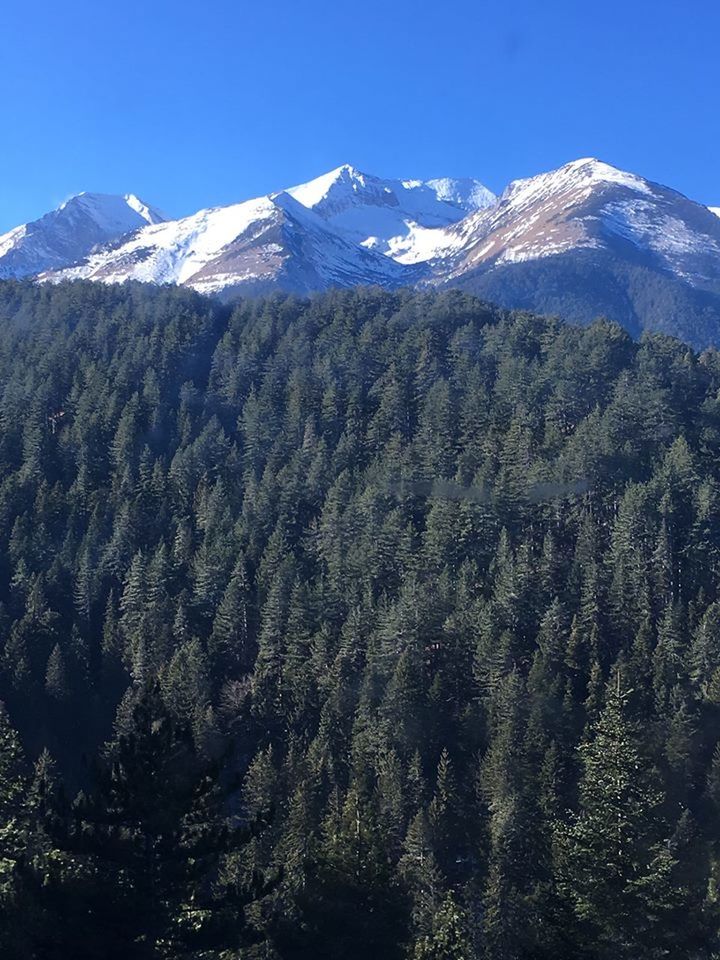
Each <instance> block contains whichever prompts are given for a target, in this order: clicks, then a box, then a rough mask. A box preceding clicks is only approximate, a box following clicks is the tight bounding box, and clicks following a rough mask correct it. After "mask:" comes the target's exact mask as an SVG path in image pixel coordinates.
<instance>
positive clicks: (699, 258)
mask: <svg viewBox="0 0 720 960" xmlns="http://www.w3.org/2000/svg"><path fill="white" fill-rule="evenodd" d="M719 213H720V208H711V207H705V206H703V205H701V204H698V203H695V202H693V201H692V200H689V199H688V198H687V197H685V196H683V195H682V194H680V193H678V192H676V191H675V190H672V189H670V188H668V187H664V186H661V185H660V184H657V183H653V182H651V181H649V180H646V179H644V178H642V177H640V176H637V175H636V174H633V173H627V172H624V171H622V170H619V169H617V168H616V167H613V166H610V165H609V164H607V163H603V162H602V161H600V160H596V159H594V158H585V159H582V160H575V161H573V162H572V163H568V164H566V165H565V166H563V167H560V168H559V169H557V170H552V171H550V172H548V173H542V174H539V175H538V176H535V177H530V178H528V179H524V180H516V181H514V182H512V183H511V184H510V185H509V186H508V187H507V189H506V190H505V191H504V192H503V193H502V195H501V196H500V197H495V196H494V195H493V194H492V193H491V192H490V191H489V190H488V189H487V188H486V187H484V186H483V185H482V184H481V183H480V182H479V181H477V180H472V179H455V180H453V179H436V180H425V181H421V180H392V179H383V178H380V177H375V176H371V175H370V174H366V173H363V172H361V171H359V170H357V169H356V168H354V167H351V166H349V165H344V166H341V167H338V168H337V169H335V170H332V171H330V172H329V173H327V174H324V175H323V176H321V177H318V178H317V179H315V180H311V181H310V182H308V183H304V184H300V185H298V186H295V187H290V188H289V189H287V190H283V191H280V192H279V193H273V194H270V195H269V196H266V197H259V198H257V199H253V200H247V201H245V202H244V203H236V204H232V205H230V206H226V207H216V208H212V209H208V210H201V211H199V212H198V213H196V214H193V215H192V216H189V217H184V218H182V219H180V220H166V218H164V217H163V216H162V214H160V213H158V212H157V211H156V210H153V209H152V208H150V207H148V206H146V205H145V204H142V203H141V202H140V201H139V200H137V198H136V197H133V196H131V195H129V196H126V197H106V196H103V195H100V194H81V195H80V196H79V197H75V198H73V199H72V200H70V201H68V203H66V204H63V206H62V207H61V208H59V209H58V210H56V211H54V212H53V213H51V214H47V215H46V216H45V217H42V218H41V219H40V220H38V221H35V223H32V224H28V225H26V226H24V227H19V228H17V229H16V230H13V231H10V233H8V234H6V235H5V236H4V237H0V278H2V277H17V276H24V275H28V274H30V275H34V276H36V277H37V278H38V279H40V280H47V281H53V282H56V281H59V280H63V279H74V278H81V279H82V278H84V279H91V280H99V281H103V282H108V283H111V282H124V281H126V280H138V281H144V282H151V283H178V284H184V285H188V286H191V287H193V288H195V289H196V290H198V291H201V292H203V293H207V294H212V295H219V296H222V297H223V298H225V299H228V298H232V297H236V296H239V295H249V296H252V295H257V294H261V293H267V292H269V291H272V290H285V291H289V292H295V293H301V294H305V293H309V292H312V291H317V290H324V289H328V288H330V287H349V286H354V285H358V284H368V283H370V284H378V285H380V286H384V287H390V288H393V287H398V286H403V285H417V286H439V287H442V286H448V285H450V286H459V287H463V288H465V289H468V290H471V291H474V292H476V293H478V294H479V295H481V296H484V297H486V298H487V299H491V300H495V301H497V302H499V303H501V304H504V305H507V306H509V307H520V308H526V309H530V310H535V311H539V312H545V313H556V314H558V315H560V316H563V317H565V318H567V319H569V320H574V321H579V322H587V321H589V320H591V319H593V318H594V317H595V316H597V315H599V314H603V315H606V316H609V317H611V318H614V319H616V320H618V321H619V322H620V323H623V324H624V325H625V326H626V327H627V328H628V329H630V330H631V331H632V332H633V333H639V332H640V331H641V330H643V329H655V330H664V331H666V332H669V333H674V334H676V335H678V336H680V337H683V338H684V339H686V340H688V341H689V342H691V343H694V344H695V345H705V344H707V343H717V344H720V216H718V214H719Z"/></svg>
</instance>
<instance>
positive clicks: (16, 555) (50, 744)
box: [0, 283, 720, 960]
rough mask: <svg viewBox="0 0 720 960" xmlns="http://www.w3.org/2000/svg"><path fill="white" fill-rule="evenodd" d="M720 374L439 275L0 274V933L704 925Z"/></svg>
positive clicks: (409, 934) (156, 946)
mask: <svg viewBox="0 0 720 960" xmlns="http://www.w3.org/2000/svg"><path fill="white" fill-rule="evenodd" d="M719 396H720V360H719V359H718V355H717V354H716V353H715V352H714V351H709V352H707V353H705V354H703V355H701V356H697V355H696V354H694V353H693V352H692V351H691V350H690V349H689V348H688V347H686V346H684V345H683V344H681V343H679V342H677V341H674V340H671V339H668V338H664V337H662V336H647V337H645V338H644V339H643V340H642V341H641V342H640V343H636V342H633V341H632V340H631V339H630V337H629V336H628V335H627V334H626V333H625V332H624V331H623V330H622V329H621V328H620V327H619V326H616V325H614V324H610V323H608V322H606V321H597V322H596V323H594V324H592V325H591V326H589V327H587V328H585V329H579V328H574V327H569V326H564V325H562V324H561V323H559V322H558V321H554V320H547V319H541V318H538V317H535V316H532V315H529V314H525V313H514V314H513V313H508V312H506V311H503V310H501V309H499V308H493V307H490V306H488V305H486V304H483V303H481V302H479V301H477V300H475V299H474V298H472V297H470V296H466V295H464V294H462V293H459V292H457V291H455V292H450V293H444V294H438V293H432V294H427V295H419V294H414V293H403V292H400V293H393V294H388V293H383V292H379V291H374V290H356V291H352V292H342V293H340V292H337V293H329V294H327V295H325V296H323V297H319V298H317V299H313V300H310V301H302V300H298V299H294V298H291V297H275V298H272V299H268V300H264V301H257V302H254V303H241V304H239V305H237V306H236V307H234V308H230V307H223V306H221V305H218V304H214V303H211V302H210V301H206V300H204V299H202V298H201V297H198V296H195V295H193V294H190V293H188V292H187V291H181V290H177V289H171V288H168V289H157V288H145V287H142V286H134V285H128V286H126V287H102V286H95V285H87V284H68V285H62V286H58V287H40V286H33V285H27V284H21V283H3V284H0V699H2V700H3V701H4V702H5V704H6V706H7V710H6V711H5V710H3V711H2V712H0V953H2V956H3V957H8V958H11V960H14V958H15V957H22V958H23V960H26V958H29V960H34V958H37V960H66V958H68V957H72V958H74V960H75V958H77V960H85V958H87V960H96V958H97V960H99V958H101V957H102V958H114V957H117V958H118V960H119V958H135V957H138V958H148V960H178V958H182V960H241V958H242V960H252V958H258V960H259V958H267V960H270V958H273V960H296V958H297V960H318V958H326V960H340V958H343V960H347V958H354V957H357V958H358V960H367V958H368V957H378V958H387V960H393V958H398V960H400V958H402V960H436V958H437V960H451V958H452V960H470V958H472V960H610V958H622V957H628V958H638V960H639V958H646V957H647V958H656V957H665V956H668V957H669V956H677V957H687V958H688V960H711V958H712V957H713V956H716V955H717V952H718V949H720V944H719V943H718V930H719V929H720V926H719V925H720V918H719V911H718V904H717V887H718V883H719V882H720V828H719V827H718V823H720V746H719V745H718V732H717V731H718V729H720V726H719V725H720V612H719V611H720V596H719V595H718V584H719V583H720V580H719V576H720V525H719V522H718V507H720V497H719V496H718V490H720V404H719V403H718V397H719ZM21 744H22V746H21ZM34 758H37V760H36V762H35V764H34V765H33V762H32V761H33V759H34ZM73 797H74V799H71V798H73Z"/></svg>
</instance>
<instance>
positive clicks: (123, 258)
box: [40, 192, 413, 297]
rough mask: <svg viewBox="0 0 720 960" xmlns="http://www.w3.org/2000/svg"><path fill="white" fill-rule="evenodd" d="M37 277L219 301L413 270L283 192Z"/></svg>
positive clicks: (165, 227) (146, 233)
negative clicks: (155, 288) (158, 286)
mask: <svg viewBox="0 0 720 960" xmlns="http://www.w3.org/2000/svg"><path fill="white" fill-rule="evenodd" d="M40 278H41V279H51V280H59V279H90V280H102V281H104V282H106V283H117V282H123V281H125V280H139V281H145V282H153V283H179V284H186V285H188V286H191V287H193V288H194V289H196V290H198V291H200V292H202V293H209V294H222V295H223V296H225V297H227V296H230V295H231V294H232V293H233V292H235V291H240V290H241V291H242V292H244V293H252V294H257V293H261V292H266V291H268V290H271V289H278V288H279V289H283V290H288V291H292V292H296V293H309V292H311V291H313V290H320V289H327V288H328V287H332V286H356V285H358V284H362V283H373V284H379V285H381V286H397V285H399V284H402V283H404V282H412V279H413V277H412V271H411V270H409V269H408V268H406V267H404V266H403V265H402V264H400V263H396V262H395V261H394V260H392V259H391V258H388V257H385V256H383V255H382V254H380V253H377V252H376V251H374V250H372V249H368V248H366V247H364V246H362V245H361V244H357V243H355V242H354V241H352V240H350V239H348V238H347V237H345V236H344V235H343V234H342V233H341V232H340V231H338V230H336V229H334V228H333V226H332V225H331V224H328V223H327V222H326V221H325V220H323V219H322V217H320V216H319V215H318V214H317V213H316V212H315V211H314V210H313V209H311V208H308V207H306V206H304V205H303V204H302V203H300V202H299V201H298V200H296V199H295V197H293V196H291V194H290V193H285V192H283V193H277V194H273V195H272V196H269V197H261V198H259V199H257V200H248V201H246V202H245V203H238V204H233V205H231V206H228V207H216V208H213V209H209V210H201V211H200V212H199V213H196V214H193V215H192V216H190V217H185V218H183V219H181V220H173V221H168V222H166V223H162V224H157V225H152V226H148V227H145V228H144V229H142V230H138V231H137V232H136V233H134V234H132V235H131V236H129V237H127V238H125V239H123V240H120V241H118V242H117V243H114V244H109V245H106V246H104V247H102V248H101V249H99V250H97V251H96V252H95V253H93V254H91V255H90V256H89V257H87V258H86V259H85V260H83V261H81V262H80V263H79V264H77V265H76V266H73V267H69V268H66V269H64V270H59V271H50V272H47V273H44V274H41V275H40Z"/></svg>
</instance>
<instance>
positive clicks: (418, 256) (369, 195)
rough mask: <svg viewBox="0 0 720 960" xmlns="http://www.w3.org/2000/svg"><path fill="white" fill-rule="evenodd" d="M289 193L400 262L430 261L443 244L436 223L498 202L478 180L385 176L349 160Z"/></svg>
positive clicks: (446, 223) (443, 224)
mask: <svg viewBox="0 0 720 960" xmlns="http://www.w3.org/2000/svg"><path fill="white" fill-rule="evenodd" d="M287 192H288V193H289V194H291V196H293V197H294V198H295V199H296V200H298V201H299V202H300V203H301V204H303V206H306V207H308V208H310V209H312V210H314V211H315V213H317V214H318V215H319V216H320V217H321V218H322V219H323V220H325V222H326V223H329V224H330V225H331V226H333V227H334V228H335V229H336V230H339V231H340V232H342V233H343V235H344V236H346V237H347V238H348V239H350V240H353V241H354V242H355V243H359V244H361V245H362V246H365V247H368V248H370V249H373V250H377V251H378V252H380V253H384V254H387V255H389V256H391V257H392V258H393V259H395V260H397V261H398V262H401V263H418V262H420V261H423V260H429V259H430V258H431V257H432V256H434V255H436V254H437V252H438V250H439V249H441V248H442V245H443V242H444V237H443V235H442V234H441V233H440V232H439V231H438V228H439V227H447V226H449V225H450V224H453V223H457V222H458V221H459V220H462V219H463V218H464V217H466V216H467V215H468V214H469V213H472V212H475V211H477V210H484V209H486V208H488V207H491V206H493V205H494V204H495V203H496V202H497V197H496V196H495V195H494V194H493V193H491V192H490V190H488V189H487V187H485V186H483V184H482V183H480V181H479V180H472V179H460V180H453V179H438V180H427V181H422V180H388V179H382V178H380V177H374V176H370V175H369V174H366V173H361V172H360V171H359V170H356V169H355V168H354V167H351V166H349V165H347V164H346V165H344V166H342V167H338V168H337V169H336V170H331V171H330V173H327V174H325V175H324V176H322V177H318V178H317V179H316V180H312V181H310V182H309V183H304V184H301V185H300V186H297V187H291V188H290V189H289V190H288V191H287ZM438 241H439V242H440V248H438Z"/></svg>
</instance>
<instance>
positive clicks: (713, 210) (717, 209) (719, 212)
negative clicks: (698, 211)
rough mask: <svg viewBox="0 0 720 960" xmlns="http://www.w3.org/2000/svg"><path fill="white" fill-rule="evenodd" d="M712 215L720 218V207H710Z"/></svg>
mask: <svg viewBox="0 0 720 960" xmlns="http://www.w3.org/2000/svg"><path fill="white" fill-rule="evenodd" d="M708 210H709V211H710V213H714V214H715V216H716V217H720V207H708Z"/></svg>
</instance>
